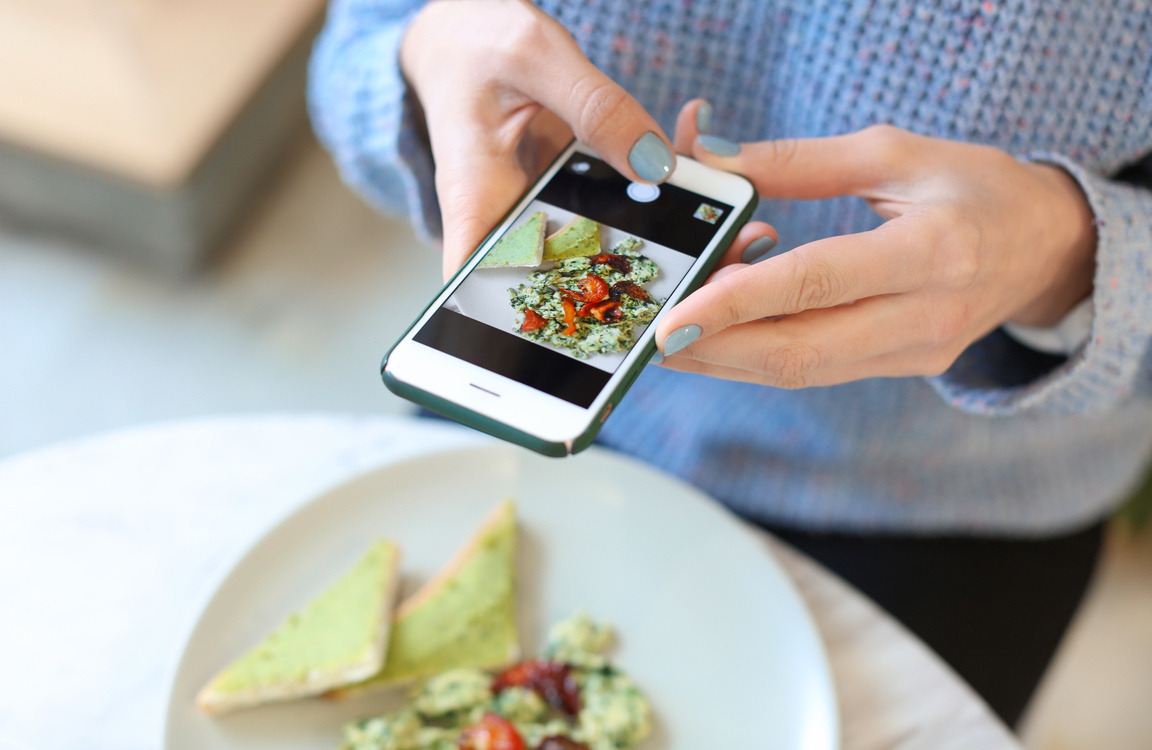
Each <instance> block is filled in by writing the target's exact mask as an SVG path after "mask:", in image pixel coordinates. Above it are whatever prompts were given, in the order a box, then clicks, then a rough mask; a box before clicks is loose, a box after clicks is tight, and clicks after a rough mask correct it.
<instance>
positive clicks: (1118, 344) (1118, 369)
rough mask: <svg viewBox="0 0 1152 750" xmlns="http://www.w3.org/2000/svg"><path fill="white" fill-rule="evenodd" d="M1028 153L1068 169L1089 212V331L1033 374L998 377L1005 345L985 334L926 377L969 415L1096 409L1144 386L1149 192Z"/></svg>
mask: <svg viewBox="0 0 1152 750" xmlns="http://www.w3.org/2000/svg"><path fill="white" fill-rule="evenodd" d="M1029 158H1031V159H1033V160H1035V161H1043V162H1046V163H1049V164H1054V165H1057V166H1060V167H1062V168H1063V169H1065V170H1066V171H1067V172H1068V173H1069V174H1071V175H1072V176H1073V177H1074V178H1075V179H1076V180H1077V181H1078V182H1079V184H1080V187H1081V189H1082V190H1083V191H1084V195H1085V196H1087V198H1088V202H1089V204H1090V205H1091V207H1092V211H1093V213H1094V215H1095V218H1096V237H1097V242H1096V275H1095V282H1094V283H1095V286H1094V289H1093V293H1092V304H1093V310H1094V319H1093V324H1092V335H1091V337H1090V338H1089V339H1088V341H1087V343H1086V344H1085V345H1084V346H1083V347H1082V348H1081V349H1080V351H1078V352H1076V353H1075V354H1073V355H1072V356H1070V357H1069V358H1068V359H1067V360H1066V361H1063V362H1061V363H1059V364H1056V365H1055V366H1054V367H1050V368H1040V369H1041V371H1042V373H1043V374H1039V375H1038V377H1035V378H1033V379H1028V378H1026V377H1025V378H1019V377H1016V378H1013V377H1011V376H1010V375H1009V376H1005V374H1004V371H1003V362H1004V360H1005V359H1011V355H1010V354H1008V355H1007V356H1006V354H1007V352H1006V347H1008V346H1011V344H1007V343H1006V342H1005V341H1003V340H1002V339H1006V338H1007V337H1003V336H1001V337H999V338H997V337H996V336H992V337H989V339H987V340H985V341H983V342H980V343H979V344H977V345H974V346H973V347H970V348H969V350H968V351H967V352H965V354H964V355H963V356H962V357H961V358H960V359H959V360H957V362H956V364H955V365H954V366H953V367H952V368H950V369H949V370H948V371H947V372H945V373H944V374H943V375H941V376H940V377H937V378H932V379H931V382H932V385H933V386H934V387H935V388H936V390H937V391H938V392H939V393H940V394H941V395H942V396H943V397H944V398H945V399H946V400H947V401H948V402H949V403H951V404H952V405H953V406H956V407H957V408H960V409H963V410H965V411H969V412H973V413H979V414H988V415H1007V414H1018V413H1025V412H1032V413H1037V414H1053V415H1071V414H1099V413H1102V412H1105V411H1108V410H1109V409H1111V408H1114V407H1116V406H1117V405H1118V404H1119V403H1120V402H1122V401H1123V400H1124V399H1125V398H1127V397H1128V396H1130V395H1131V394H1133V393H1135V392H1147V391H1148V390H1149V389H1150V383H1152V357H1150V356H1149V344H1150V342H1152V192H1150V191H1148V190H1145V189H1142V188H1139V187H1134V186H1132V185H1127V184H1124V183H1120V182H1115V181H1112V180H1108V179H1106V178H1103V177H1101V176H1099V175H1096V174H1092V173H1090V172H1088V171H1086V170H1085V169H1083V168H1082V167H1081V166H1080V165H1078V164H1076V163H1075V162H1073V161H1072V160H1070V159H1068V158H1066V157H1063V156H1061V155H1058V154H1036V155H1033V156H1031V157H1029ZM997 355H998V356H997ZM997 359H999V362H1000V364H996V360H997ZM997 368H1000V371H999V372H998V371H997ZM1021 381H1023V382H1021ZM1006 383H1007V384H1006Z"/></svg>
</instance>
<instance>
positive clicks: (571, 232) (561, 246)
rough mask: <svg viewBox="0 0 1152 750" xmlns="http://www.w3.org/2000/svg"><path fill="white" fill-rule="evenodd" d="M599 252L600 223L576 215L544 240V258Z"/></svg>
mask: <svg viewBox="0 0 1152 750" xmlns="http://www.w3.org/2000/svg"><path fill="white" fill-rule="evenodd" d="M599 254H600V225H599V224H598V223H596V222H594V221H592V220H591V219H586V218H584V217H583V216H577V217H575V218H574V219H572V221H570V222H568V223H567V224H565V225H564V226H563V227H561V228H560V229H559V230H557V231H556V233H555V234H552V235H549V236H548V238H547V239H545V240H544V260H546V261H547V260H564V259H565V258H577V257H580V256H584V255H599Z"/></svg>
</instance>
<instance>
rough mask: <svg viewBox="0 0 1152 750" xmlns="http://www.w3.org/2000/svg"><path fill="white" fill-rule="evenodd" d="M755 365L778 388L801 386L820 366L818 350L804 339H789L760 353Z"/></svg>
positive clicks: (805, 383)
mask: <svg viewBox="0 0 1152 750" xmlns="http://www.w3.org/2000/svg"><path fill="white" fill-rule="evenodd" d="M756 366H757V369H758V370H759V372H762V373H764V374H765V375H767V376H768V377H769V378H770V379H771V380H772V382H773V384H774V385H776V386H777V387H779V388H788V389H795V388H803V387H805V386H806V385H807V384H808V382H809V381H810V379H811V376H812V373H814V372H815V371H816V370H817V369H819V367H820V351H819V350H818V349H816V347H814V346H812V345H811V344H809V343H807V342H805V341H791V342H789V343H787V344H784V345H782V346H779V347H776V348H773V349H768V350H766V351H764V352H763V353H761V355H760V361H759V362H758V363H757V365H756Z"/></svg>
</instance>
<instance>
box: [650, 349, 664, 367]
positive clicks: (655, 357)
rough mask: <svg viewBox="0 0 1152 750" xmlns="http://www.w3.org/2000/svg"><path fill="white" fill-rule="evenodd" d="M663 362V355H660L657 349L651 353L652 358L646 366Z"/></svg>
mask: <svg viewBox="0 0 1152 750" xmlns="http://www.w3.org/2000/svg"><path fill="white" fill-rule="evenodd" d="M663 361H664V355H663V354H661V353H660V350H659V349H657V350H656V351H654V352H652V357H651V358H650V359H649V360H648V364H650V365H658V364H660V363H661V362H663Z"/></svg>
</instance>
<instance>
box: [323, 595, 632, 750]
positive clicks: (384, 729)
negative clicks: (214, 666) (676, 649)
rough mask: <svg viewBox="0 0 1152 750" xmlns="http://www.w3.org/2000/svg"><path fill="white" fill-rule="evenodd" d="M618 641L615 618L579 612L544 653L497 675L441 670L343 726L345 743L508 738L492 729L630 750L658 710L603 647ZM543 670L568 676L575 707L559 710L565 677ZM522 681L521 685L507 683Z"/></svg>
mask: <svg viewBox="0 0 1152 750" xmlns="http://www.w3.org/2000/svg"><path fill="white" fill-rule="evenodd" d="M611 642H612V628H611V627H610V626H609V625H608V624H606V623H603V622H597V621H595V620H593V619H592V618H591V617H589V616H588V614H587V613H585V612H583V611H581V612H577V613H576V614H574V615H573V616H572V617H570V618H568V619H567V620H563V621H562V622H560V623H557V624H556V625H554V626H553V627H552V629H551V631H549V633H548V640H547V646H546V648H545V651H544V656H543V658H542V659H539V660H530V661H527V662H522V663H521V664H518V665H514V666H512V667H510V668H509V669H508V670H505V671H504V672H502V673H500V674H499V675H496V676H495V677H493V676H492V675H490V674H488V673H486V672H483V671H481V670H477V669H454V670H451V671H448V672H444V673H443V674H440V675H437V676H436V677H433V678H431V679H429V680H427V681H425V682H424V683H422V684H419V685H417V686H415V688H414V689H413V690H412V692H411V694H410V705H409V706H407V707H405V708H403V709H401V710H399V711H396V712H394V713H391V714H386V715H384V716H378V717H374V718H370V719H365V720H363V721H359V722H355V723H353V724H349V725H348V726H346V727H345V728H344V742H343V744H341V745H340V750H460V749H461V748H467V749H469V750H471V749H473V748H474V750H488V748H489V746H490V745H491V746H509V745H501V744H500V742H499V741H496V740H495V739H494V736H493V734H492V732H504V733H514V734H515V735H516V736H517V737H518V738H519V740H520V741H521V742H522V745H513V746H521V747H525V748H526V749H527V750H573V749H574V748H586V750H627V749H628V748H632V747H634V746H635V745H636V744H637V743H639V742H640V741H641V740H643V739H644V738H645V737H646V736H648V734H649V732H650V731H651V717H650V713H651V712H650V708H649V705H648V701H647V699H646V698H645V697H644V695H643V694H642V693H641V692H640V690H639V688H637V687H636V685H635V683H633V682H632V680H631V679H630V678H629V677H628V676H627V675H625V674H624V673H623V672H621V671H620V670H618V669H616V668H615V667H614V666H613V665H612V664H611V663H610V662H609V661H608V659H607V657H606V656H605V655H604V651H605V650H606V649H607V648H608V647H609V646H610V644H611ZM534 670H535V672H534ZM540 670H544V671H545V672H547V673H548V674H549V675H551V676H552V677H558V676H562V681H563V685H565V686H567V687H569V688H571V689H572V690H573V691H574V692H575V694H576V697H574V698H572V700H574V701H575V702H576V703H577V704H578V706H579V710H578V711H575V712H571V711H568V710H565V709H563V708H562V706H564V705H565V704H564V703H563V702H562V701H560V700H558V699H557V697H556V695H555V690H554V688H556V687H557V686H558V685H560V684H561V682H560V681H557V680H553V681H549V680H548V679H545V680H542V681H541V680H536V681H535V682H533V680H532V679H531V675H532V674H534V673H539V671H540ZM517 681H520V682H523V683H524V684H522V685H517V684H509V683H510V682H512V683H515V682H517ZM568 705H570V704H568ZM478 728H480V729H478ZM505 739H506V738H505Z"/></svg>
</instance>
